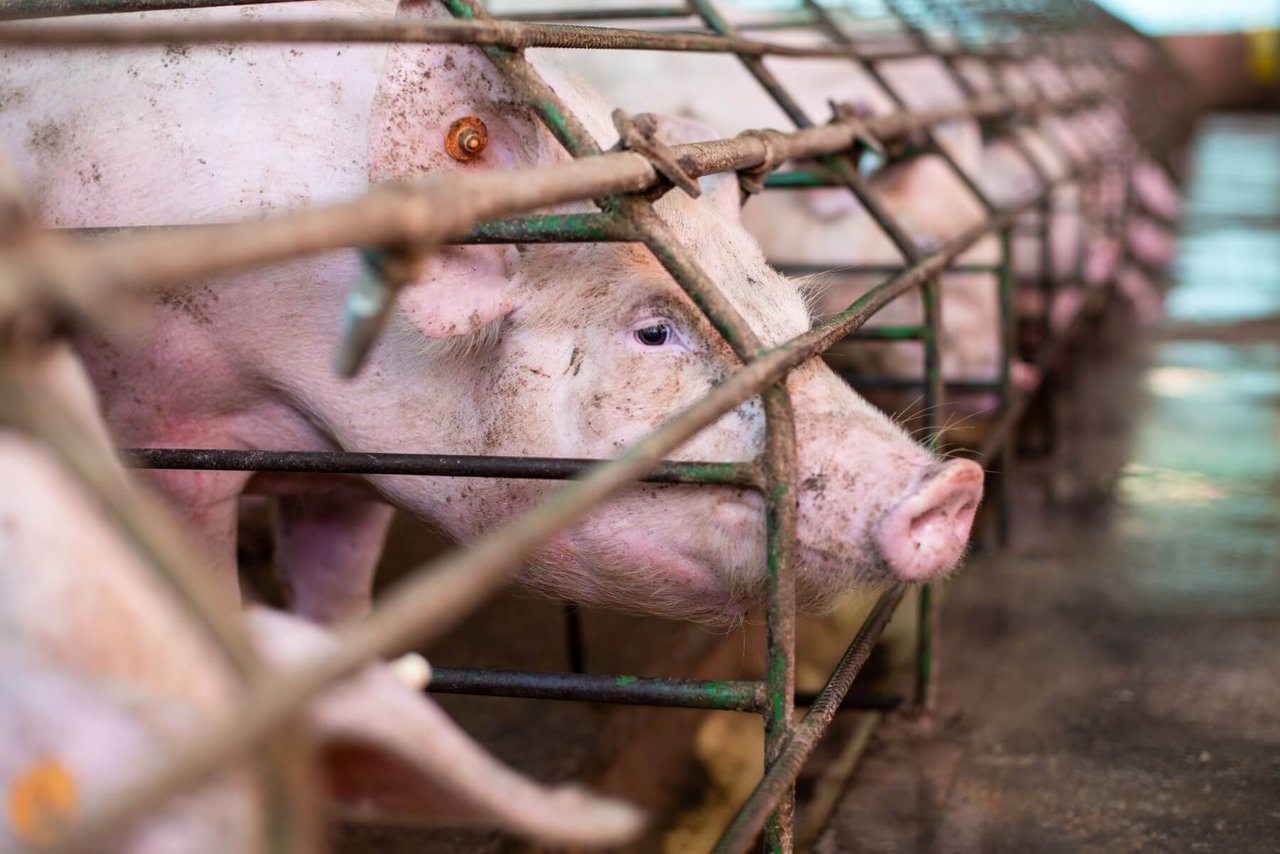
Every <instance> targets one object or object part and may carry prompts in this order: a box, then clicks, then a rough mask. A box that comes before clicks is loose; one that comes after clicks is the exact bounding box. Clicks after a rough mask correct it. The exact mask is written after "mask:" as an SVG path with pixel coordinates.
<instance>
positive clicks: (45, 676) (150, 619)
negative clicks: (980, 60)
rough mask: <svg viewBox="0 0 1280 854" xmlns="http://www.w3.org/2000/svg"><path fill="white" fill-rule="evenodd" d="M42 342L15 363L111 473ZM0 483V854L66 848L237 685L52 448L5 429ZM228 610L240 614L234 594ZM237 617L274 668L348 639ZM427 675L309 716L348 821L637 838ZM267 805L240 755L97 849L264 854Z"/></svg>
mask: <svg viewBox="0 0 1280 854" xmlns="http://www.w3.org/2000/svg"><path fill="white" fill-rule="evenodd" d="M41 350H42V352H41V353H39V354H38V355H36V356H34V357H29V358H26V360H25V361H24V362H23V363H18V362H16V361H11V362H9V363H8V364H5V365H4V367H5V368H6V369H17V370H19V371H21V372H23V373H24V374H25V376H26V377H27V381H28V382H30V383H32V384H33V385H35V386H36V387H38V388H39V389H40V390H41V392H42V393H43V394H46V395H49V396H51V397H53V398H54V399H56V400H57V401H58V403H59V404H60V405H61V406H62V407H63V408H64V409H65V411H66V412H68V413H69V414H70V416H71V417H72V418H73V419H74V422H75V427H76V429H78V430H79V431H80V433H81V434H82V435H83V436H85V437H87V438H86V441H87V442H88V443H90V444H91V445H92V446H93V447H94V448H95V449H96V450H97V451H98V452H99V453H100V454H101V455H102V456H103V459H105V460H109V461H112V462H114V458H113V456H112V445H111V444H110V442H109V441H108V439H107V435H106V432H105V429H104V427H103V425H102V422H101V417H100V414H99V413H98V412H97V411H96V403H95V401H94V399H93V392H92V390H91V389H90V387H89V384H88V381H87V378H86V375H85V373H84V371H83V370H82V368H81V366H80V365H79V364H78V362H77V360H76V358H75V357H74V356H73V355H72V354H71V353H70V352H69V350H67V349H66V348H64V347H60V346H50V347H48V348H41ZM117 474H118V476H119V477H120V478H121V479H123V478H124V472H123V471H119V472H118V473H117ZM0 478H3V480H4V482H5V483H6V484H9V485H10V486H12V487H14V488H7V489H5V490H0V791H3V792H4V794H5V803H6V804H7V810H6V811H5V813H4V814H3V816H0V847H3V848H4V849H5V850H11V849H13V848H15V847H17V846H18V845H19V844H24V845H32V846H42V845H48V844H50V843H53V842H56V841H57V840H58V838H60V835H61V834H62V833H64V832H65V831H66V828H67V825H68V824H69V823H70V822H72V821H74V820H76V819H78V818H80V817H81V816H82V814H83V813H84V812H85V811H86V808H91V807H92V806H94V805H96V804H98V803H100V802H101V801H102V799H103V798H104V797H106V796H108V795H110V794H113V793H116V792H118V791H119V790H121V789H122V788H123V787H125V786H127V785H129V784H130V783H132V782H135V781H136V780H137V779H138V775H139V774H140V773H142V772H144V771H145V770H146V769H147V768H151V767H156V766H158V765H160V764H161V763H162V762H163V761H164V760H165V759H166V757H167V755H168V754H169V753H171V752H172V751H174V750H175V749H176V748H178V747H179V746H181V745H182V744H183V743H184V742H186V741H189V740H191V739H193V738H198V737H199V734H200V732H201V731H202V729H204V728H205V727H207V726H208V725H209V724H210V723H213V722H216V721H220V720H223V719H225V718H227V717H228V716H229V715H231V714H233V713H234V712H235V710H236V707H237V703H238V697H239V690H240V689H239V688H238V686H237V684H236V681H235V679H234V678H233V674H232V673H231V671H230V669H229V666H228V663H227V661H226V659H225V658H223V657H222V655H221V654H220V653H219V652H218V651H217V650H215V649H214V648H213V646H212V644H211V642H210V641H209V640H208V639H207V637H206V636H205V635H204V634H203V633H202V632H201V631H200V630H199V629H197V628H196V627H195V625H194V623H193V622H192V621H191V620H190V619H189V618H185V617H184V615H183V613H182V609H181V606H180V605H179V604H178V603H177V602H176V600H175V599H174V598H173V596H172V595H171V594H170V593H169V592H168V591H166V590H165V589H164V588H163V587H162V586H161V583H160V582H159V581H158V579H157V578H156V577H155V576H154V575H153V574H152V572H151V570H149V569H147V568H145V566H144V564H143V559H142V558H141V557H140V555H139V554H138V553H137V552H136V551H135V550H134V549H133V548H132V547H131V546H130V545H129V544H127V543H126V542H125V541H124V540H123V538H122V537H121V535H120V534H119V532H118V530H117V529H116V528H115V527H114V526H113V525H112V523H111V522H109V521H108V520H107V518H106V517H105V516H104V514H103V513H102V511H101V509H100V508H99V507H98V506H97V505H96V503H95V501H94V500H92V499H91V498H90V497H89V496H88V495H86V494H85V492H84V490H83V489H82V488H81V487H80V485H79V483H78V482H77V481H76V480H75V479H74V478H73V477H72V476H70V474H69V473H68V471H67V470H66V469H65V468H64V467H63V466H62V464H61V463H60V461H59V460H58V459H57V458H55V457H54V455H53V454H52V453H51V452H50V450H49V449H48V448H47V447H46V446H44V445H43V444H42V443H41V442H39V441H37V440H35V439H33V438H31V437H30V436H29V435H27V434H25V433H18V432H16V431H14V430H12V429H8V428H7V427H4V426H0ZM139 500H142V499H139ZM148 509H149V511H150V512H152V513H156V514H159V515H160V516H163V515H164V514H163V513H162V512H161V509H160V508H158V507H155V508H148ZM218 604H219V605H221V606H224V607H225V608H226V609H228V612H229V613H231V616H232V618H233V619H236V618H237V617H236V612H235V611H234V610H233V609H237V607H238V606H237V605H236V604H235V603H234V602H230V601H226V600H223V601H221V602H220V603H218ZM244 624H245V630H246V632H247V633H248V634H249V636H250V638H251V641H252V643H253V645H254V646H255V647H256V649H257V650H258V652H259V654H260V655H261V657H262V658H263V659H264V660H265V661H266V662H268V663H269V664H270V665H272V666H274V667H276V668H279V669H280V672H283V671H284V670H286V669H288V668H290V667H293V666H297V665H300V664H305V663H306V662H307V661H309V660H311V659H314V658H316V657H318V656H323V655H326V654H328V653H330V652H331V651H332V650H333V649H334V647H335V645H336V643H337V641H336V639H335V638H334V637H333V636H332V634H331V633H330V632H329V631H328V630H326V629H324V628H321V627H319V626H316V625H313V624H311V623H308V622H305V621H303V620H301V619H300V618H298V617H295V616H292V615H287V614H283V613H279V612H272V611H268V610H266V609H262V608H253V609H251V610H250V611H249V612H248V613H246V615H245V617H244ZM401 669H402V670H403V668H401ZM425 678H426V677H425V675H424V674H421V673H419V675H418V676H417V677H415V679H414V680H413V681H412V683H411V684H405V680H404V679H403V678H402V677H400V676H398V675H397V674H396V672H395V671H394V670H393V669H392V668H391V667H389V666H387V665H380V664H375V665H370V666H368V667H366V668H365V669H364V670H362V671H360V672H359V673H357V674H356V675H355V676H353V677H351V678H349V679H347V680H345V681H343V682H342V683H339V684H338V685H337V686H335V687H333V688H331V689H329V690H328V691H327V692H326V693H325V694H323V695H322V696H321V697H320V698H318V699H317V700H315V701H313V702H312V703H311V704H309V706H308V707H307V708H306V709H305V710H304V715H303V717H304V719H305V722H306V725H307V727H308V728H309V730H310V732H311V734H312V735H313V736H314V738H315V740H316V742H317V744H318V745H319V748H320V763H319V768H320V773H319V777H318V781H317V782H319V783H321V784H322V785H323V786H324V787H325V788H326V791H327V793H328V795H329V796H330V797H331V798H333V799H334V803H335V804H336V805H337V806H338V807H339V808H340V809H341V810H342V811H343V814H345V815H347V816H351V817H356V818H365V819H370V818H385V817H395V818H397V819H399V820H411V821H431V822H434V823H441V822H443V823H452V824H485V825H495V826H498V827H503V828H506V829H509V830H511V831H513V832H516V833H519V834H523V835H526V836H529V837H531V838H533V839H536V840H539V841H541V842H544V843H548V844H555V845H575V846H576V845H592V846H595V845H614V844H618V843H620V842H623V841H626V840H627V839H629V838H630V837H632V836H633V835H634V834H635V833H636V832H637V830H638V829H639V827H640V816H639V814H638V813H637V812H636V811H635V810H634V809H632V808H630V807H629V806H626V805H624V804H621V803H619V802H616V801H612V800H608V799H602V798H598V797H595V796H590V795H587V794H586V793H585V792H582V791H580V790H577V789H575V788H573V787H560V788H557V789H546V788H543V787H541V786H539V785H537V784H535V783H533V782H532V781H530V780H529V779H527V778H525V777H524V776H522V775H520V774H517V773H516V772H514V771H512V770H511V769H509V768H507V767H506V766H504V765H503V764H502V763H500V762H499V761H498V760H496V759H494V758H493V757H492V756H490V755H489V754H487V753H486V752H485V751H483V750H482V749H481V748H480V747H478V746H477V745H476V744H475V743H474V742H472V741H471V739H470V738H469V737H468V736H467V735H466V734H465V733H464V732H463V731H462V730H461V729H459V728H458V726H457V725H456V724H454V723H453V722H452V721H451V720H450V719H449V718H448V717H447V716H446V715H445V714H444V713H443V712H442V711H440V709H439V708H437V707H436V706H435V704H434V703H432V702H431V701H430V700H429V699H427V698H426V697H425V696H424V695H423V694H422V693H421V688H422V685H423V684H424V682H425ZM264 798H265V792H264V791H263V790H262V788H261V781H260V779H259V778H258V777H257V776H256V775H254V774H252V773H251V771H250V768H249V767H248V766H247V764H245V763H237V764H235V765H233V766H230V767H229V768H228V769H227V770H225V771H224V772H223V773H221V774H220V776H218V777H217V778H216V779H214V780H213V781H211V782H208V783H206V784H202V785H201V786H200V788H198V789H196V790H194V791H193V792H192V793H190V794H184V795H181V796H179V797H176V798H174V799H172V800H171V801H170V802H167V803H166V804H164V805H162V806H161V807H159V808H158V809H157V810H156V811H154V812H152V813H150V814H148V815H146V816H144V817H143V818H142V819H141V820H140V821H138V822H136V823H135V824H134V825H133V826H132V827H131V828H129V829H127V830H125V831H123V832H122V835H121V836H119V837H118V838H114V839H112V840H110V841H109V842H108V843H106V844H104V846H103V850H107V849H109V850H112V851H119V852H127V853H128V854H141V852H161V851H190V852H204V851H208V852H213V851H227V852H254V851H259V850H264V848H263V840H264V830H265V826H264V820H265V812H264V810H265V800H264ZM312 818H313V819H314V816H312ZM310 824H311V823H310V822H308V823H307V824H306V825H304V826H301V827H293V828H292V833H293V834H294V835H295V837H296V838H294V839H292V840H291V841H292V842H295V843H298V844H299V845H300V847H295V848H294V849H293V850H316V849H317V848H318V847H319V839H318V834H319V832H320V828H319V827H312V826H310ZM308 838H310V839H311V841H310V842H307V839H308Z"/></svg>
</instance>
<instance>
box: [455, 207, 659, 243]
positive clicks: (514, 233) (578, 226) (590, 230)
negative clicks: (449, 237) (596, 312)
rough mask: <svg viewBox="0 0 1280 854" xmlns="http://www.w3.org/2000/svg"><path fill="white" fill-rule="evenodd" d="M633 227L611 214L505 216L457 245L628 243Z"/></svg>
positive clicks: (633, 236)
mask: <svg viewBox="0 0 1280 854" xmlns="http://www.w3.org/2000/svg"><path fill="white" fill-rule="evenodd" d="M639 240H640V236H639V235H638V234H637V233H636V228H635V226H634V225H632V224H631V223H630V222H628V221H627V220H625V219H623V218H621V217H617V216H614V215H613V214H603V213H585V214H551V215H546V216H537V215H535V216H521V217H507V218H504V219H498V220H494V221H493V222H488V223H481V224H480V225H477V226H476V227H475V228H473V229H472V230H471V232H470V233H469V234H467V235H465V236H464V237H461V238H459V239H458V240H457V241H455V242H457V243H619V242H621V243H629V242H638V241H639Z"/></svg>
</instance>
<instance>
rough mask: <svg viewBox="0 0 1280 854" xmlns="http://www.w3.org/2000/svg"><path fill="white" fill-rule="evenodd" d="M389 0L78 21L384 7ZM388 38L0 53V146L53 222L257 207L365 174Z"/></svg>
mask: <svg viewBox="0 0 1280 854" xmlns="http://www.w3.org/2000/svg"><path fill="white" fill-rule="evenodd" d="M394 8H395V7H394V2H393V0H371V2H326V3H320V4H310V3H308V4H280V5H273V6H256V7H240V8H223V9H209V10H199V11H194V12H167V13H141V14H131V15H111V16H94V17H89V18H76V19H69V20H70V22H71V23H76V22H103V21H105V22H110V23H112V24H119V25H126V24H128V23H132V22H148V23H162V22H176V21H219V20H222V21H225V20H237V19H257V20H268V19H271V20H278V19H284V18H303V17H306V18H332V17H344V18H352V17H361V18H372V17H386V16H390V15H391V14H393V12H394ZM385 53H386V51H385V47H383V46H377V45H360V46H350V45H309V46H308V45H290V44H279V45H270V44H268V45H235V46H232V45H204V46H190V47H169V48H164V47H142V48H132V49H119V48H81V49H77V50H65V51H52V50H44V49H40V50H34V49H30V50H28V49H10V50H6V51H0V144H2V145H3V146H4V147H5V148H6V149H7V150H8V151H9V153H10V156H11V157H12V158H13V159H14V161H15V165H16V167H17V169H18V172H19V175H20V177H21V178H22V180H23V182H24V183H25V185H26V187H27V188H28V191H29V192H30V193H31V195H32V196H33V197H34V199H35V201H36V203H37V209H38V211H39V214H40V216H41V217H42V218H43V219H44V220H45V221H46V222H47V223H49V224H52V225H61V226H109V225H153V224H170V223H188V222H210V221H222V220H227V219H231V218H247V217H253V216H258V215H261V214H264V213H268V212H271V211H275V210H279V209H281V208H284V207H291V206H296V205H299V204H303V203H307V202H316V201H328V200H335V199H340V198H346V197H349V196H351V195H353V194H355V193H357V192H359V191H360V190H362V189H364V188H365V187H367V184H368V178H367V175H368V125H369V111H370V105H371V103H372V100H373V93H374V89H375V87H376V85H377V81H378V74H379V72H380V70H381V67H382V63H383V58H384V56H385Z"/></svg>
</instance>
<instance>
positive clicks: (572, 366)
mask: <svg viewBox="0 0 1280 854" xmlns="http://www.w3.org/2000/svg"><path fill="white" fill-rule="evenodd" d="M580 370H582V348H581V347H577V346H575V347H574V348H573V354H572V355H571V356H569V367H567V368H565V369H564V372H565V373H566V374H567V373H569V372H570V371H573V375H574V376H575V377H576V376H577V375H578V371H580Z"/></svg>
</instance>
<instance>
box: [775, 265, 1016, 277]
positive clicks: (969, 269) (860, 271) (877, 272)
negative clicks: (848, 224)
mask: <svg viewBox="0 0 1280 854" xmlns="http://www.w3.org/2000/svg"><path fill="white" fill-rule="evenodd" d="M769 266H771V267H773V268H774V269H775V270H777V271H778V272H779V273H783V274H785V275H788V276H892V275H893V274H895V273H901V272H902V271H903V270H905V269H907V266H908V265H907V264H905V263H904V264H817V263H808V262H805V263H800V262H795V261H788V262H777V261H770V262H769ZM944 269H945V271H946V272H948V273H999V272H1000V265H999V264H949V265H948V266H947V267H945V268H944Z"/></svg>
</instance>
